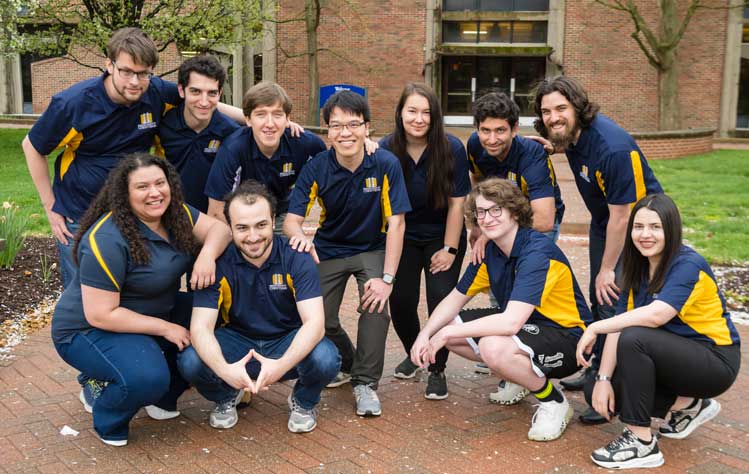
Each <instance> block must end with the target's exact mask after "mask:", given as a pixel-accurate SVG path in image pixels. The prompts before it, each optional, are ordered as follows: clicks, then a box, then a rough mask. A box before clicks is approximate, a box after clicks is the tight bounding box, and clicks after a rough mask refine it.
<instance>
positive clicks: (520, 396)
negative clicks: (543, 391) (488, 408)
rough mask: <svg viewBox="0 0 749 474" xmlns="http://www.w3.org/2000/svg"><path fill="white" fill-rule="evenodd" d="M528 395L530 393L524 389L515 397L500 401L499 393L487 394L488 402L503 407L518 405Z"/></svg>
mask: <svg viewBox="0 0 749 474" xmlns="http://www.w3.org/2000/svg"><path fill="white" fill-rule="evenodd" d="M529 393H530V392H529V391H528V389H525V390H523V391H521V392H518V394H517V395H515V396H514V397H512V398H511V399H509V400H502V399H501V398H499V392H492V393H490V394H489V401H490V402H492V403H497V404H499V405H504V406H510V405H517V404H518V403H520V402H522V401H523V399H524V398H525V397H527V396H528V394H529Z"/></svg>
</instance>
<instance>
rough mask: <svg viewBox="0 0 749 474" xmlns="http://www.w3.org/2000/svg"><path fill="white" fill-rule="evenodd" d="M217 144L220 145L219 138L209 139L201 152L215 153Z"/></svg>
mask: <svg viewBox="0 0 749 474" xmlns="http://www.w3.org/2000/svg"><path fill="white" fill-rule="evenodd" d="M219 146H221V140H211V141H209V142H208V146H207V147H205V148H203V153H217V152H218V147H219Z"/></svg>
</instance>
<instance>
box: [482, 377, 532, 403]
mask: <svg viewBox="0 0 749 474" xmlns="http://www.w3.org/2000/svg"><path fill="white" fill-rule="evenodd" d="M529 393H530V392H529V391H528V389H527V388H525V387H523V386H522V385H518V384H516V383H512V382H508V381H507V380H500V381H499V384H498V385H497V391H496V392H492V393H490V394H489V401H490V402H492V403H499V404H500V405H514V404H516V403H520V401H521V400H522V399H524V398H525V397H526V396H527V395H528V394H529Z"/></svg>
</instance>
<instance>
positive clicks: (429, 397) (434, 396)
mask: <svg viewBox="0 0 749 474" xmlns="http://www.w3.org/2000/svg"><path fill="white" fill-rule="evenodd" d="M449 395H450V394H449V393H446V394H444V395H440V394H439V393H425V394H424V398H426V399H427V400H444V399H445V398H447V397H448V396H449Z"/></svg>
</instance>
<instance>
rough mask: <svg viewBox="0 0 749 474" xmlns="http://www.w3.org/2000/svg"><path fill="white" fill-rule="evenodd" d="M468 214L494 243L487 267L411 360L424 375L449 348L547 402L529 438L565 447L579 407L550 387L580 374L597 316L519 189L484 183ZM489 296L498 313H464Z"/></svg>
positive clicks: (470, 277)
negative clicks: (580, 355) (583, 340)
mask: <svg viewBox="0 0 749 474" xmlns="http://www.w3.org/2000/svg"><path fill="white" fill-rule="evenodd" d="M465 209H466V211H465V212H466V217H467V218H468V221H469V222H471V223H472V224H473V225H474V226H475V225H478V226H479V228H480V229H481V232H482V233H483V234H484V235H485V236H486V238H487V240H488V243H487V245H486V252H485V257H484V260H483V262H481V263H480V264H478V265H476V264H471V265H469V266H468V268H467V269H466V271H465V273H464V274H463V276H462V278H461V279H460V281H459V282H458V286H457V287H456V288H455V289H454V290H453V291H452V292H451V293H450V294H449V295H448V296H447V297H446V298H445V299H443V300H442V302H441V303H440V304H439V305H438V306H437V308H436V309H435V310H434V312H433V313H432V316H431V317H430V318H429V321H428V323H427V325H426V326H425V327H424V329H422V331H421V332H420V333H419V335H418V337H417V339H416V342H415V343H414V345H413V348H412V349H411V360H412V361H413V362H414V363H415V364H417V365H420V366H422V367H423V366H424V365H426V364H428V363H429V362H432V363H434V360H435V355H436V353H437V351H438V350H439V349H440V348H442V347H443V346H446V347H447V348H448V349H449V350H450V351H452V352H455V353H457V354H459V355H461V356H463V357H465V358H467V359H470V360H474V361H479V362H484V363H485V364H486V365H487V366H489V368H490V369H491V370H492V373H494V374H496V375H497V376H498V377H499V378H501V379H503V380H508V381H510V382H513V383H514V384H516V385H517V386H518V387H519V389H520V390H523V391H525V390H527V391H530V392H531V393H533V395H535V397H536V398H537V399H538V401H539V402H540V403H539V407H538V411H537V412H536V414H535V415H534V416H533V421H532V426H531V429H530V431H528V438H529V439H531V440H535V441H550V440H553V439H557V438H559V437H560V436H561V435H562V433H563V432H564V429H565V428H566V426H567V423H568V422H569V420H570V418H571V417H572V407H571V406H570V404H569V402H567V400H566V399H565V397H564V395H563V394H562V393H561V392H560V391H559V390H558V389H557V388H556V387H554V385H552V383H551V382H550V381H549V379H551V378H561V377H566V376H568V375H571V374H573V373H575V372H576V371H577V363H576V361H575V346H576V344H577V340H578V339H579V338H580V336H581V335H582V331H583V330H584V329H585V327H586V324H588V323H589V322H590V321H591V315H590V311H589V310H588V306H587V305H586V303H585V299H584V298H583V296H582V293H581V292H580V287H579V286H578V284H577V280H576V279H575V276H574V275H573V273H572V269H571V268H570V265H569V262H568V261H567V258H566V257H565V256H564V254H563V253H562V251H561V250H560V249H559V247H557V246H556V244H555V243H554V242H553V241H552V240H551V239H549V238H547V237H546V236H544V234H542V233H540V232H537V231H535V230H533V229H532V228H531V227H532V224H533V212H532V210H531V206H530V204H529V203H528V200H527V199H526V198H525V197H524V196H523V194H522V193H521V191H520V190H519V189H518V188H517V187H516V186H515V185H513V184H512V183H511V182H510V181H508V180H504V179H499V178H490V179H487V180H485V181H482V182H481V183H479V184H478V185H477V186H476V188H474V190H473V191H471V194H469V195H468V199H467V200H466V204H465ZM489 289H491V291H492V293H493V294H494V295H495V297H496V298H497V303H498V307H495V308H487V309H478V310H476V309H474V310H465V311H461V309H462V308H463V306H465V305H466V304H467V303H468V302H469V301H470V300H471V298H473V297H474V296H475V295H476V294H477V293H479V292H482V291H487V290H489ZM456 315H457V316H456ZM525 393H527V392H525ZM525 393H523V394H518V397H519V398H522V396H524V395H525Z"/></svg>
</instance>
